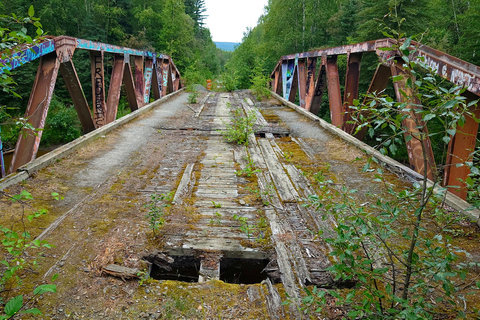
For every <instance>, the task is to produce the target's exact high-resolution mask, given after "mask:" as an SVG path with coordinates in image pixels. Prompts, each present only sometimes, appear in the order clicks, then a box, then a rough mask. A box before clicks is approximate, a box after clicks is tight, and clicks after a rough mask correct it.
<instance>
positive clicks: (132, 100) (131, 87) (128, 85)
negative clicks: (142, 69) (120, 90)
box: [123, 57, 138, 111]
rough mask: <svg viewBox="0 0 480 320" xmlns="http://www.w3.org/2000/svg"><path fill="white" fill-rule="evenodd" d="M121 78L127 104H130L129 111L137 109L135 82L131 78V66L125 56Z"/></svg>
mask: <svg viewBox="0 0 480 320" xmlns="http://www.w3.org/2000/svg"><path fill="white" fill-rule="evenodd" d="M123 79H124V80H123V81H124V83H125V91H126V93H127V100H128V105H129V106H130V110H131V111H135V110H137V109H138V100H137V94H136V92H135V82H134V80H133V73H132V67H131V65H130V58H129V57H125V68H124V73H123Z"/></svg>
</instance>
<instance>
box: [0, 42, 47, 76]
mask: <svg viewBox="0 0 480 320" xmlns="http://www.w3.org/2000/svg"><path fill="white" fill-rule="evenodd" d="M54 51H55V43H54V41H50V40H48V41H45V42H42V43H39V44H37V45H35V46H33V47H30V48H28V49H25V50H23V51H20V52H17V53H15V54H13V55H12V57H11V58H10V59H6V60H0V64H1V65H2V68H1V69H0V74H2V73H3V72H4V70H12V69H15V68H18V67H20V66H22V65H24V64H25V63H27V62H30V61H33V60H35V59H38V58H40V57H42V56H44V55H47V54H49V53H52V52H54Z"/></svg>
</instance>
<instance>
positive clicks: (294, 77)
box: [288, 59, 298, 103]
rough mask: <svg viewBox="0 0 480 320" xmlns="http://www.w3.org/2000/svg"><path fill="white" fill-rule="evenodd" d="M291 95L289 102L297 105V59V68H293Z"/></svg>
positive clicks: (296, 65) (296, 64)
mask: <svg viewBox="0 0 480 320" xmlns="http://www.w3.org/2000/svg"><path fill="white" fill-rule="evenodd" d="M291 84H292V85H291V87H290V93H289V94H288V101H290V102H293V103H295V98H296V97H297V92H298V61H297V59H295V66H294V67H293V74H292V82H291Z"/></svg>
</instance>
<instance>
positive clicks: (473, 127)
mask: <svg viewBox="0 0 480 320" xmlns="http://www.w3.org/2000/svg"><path fill="white" fill-rule="evenodd" d="M466 96H467V103H468V102H470V101H473V100H476V97H475V95H473V94H472V93H470V94H467V95H466ZM470 112H472V113H473V114H474V115H475V118H477V119H480V107H479V106H473V107H471V109H470ZM465 120H466V121H465V125H464V126H463V127H458V128H457V133H456V135H455V136H453V137H452V139H451V140H450V144H449V148H448V151H449V152H448V157H447V163H446V165H445V174H444V180H443V184H444V186H448V187H453V186H456V187H458V188H449V191H450V192H452V193H454V194H456V195H457V196H459V197H460V198H462V199H464V200H466V199H467V192H468V190H467V188H466V184H465V182H463V181H465V180H466V179H467V177H468V175H469V174H470V167H468V166H467V165H466V164H465V163H466V162H468V161H472V152H474V151H475V145H476V142H477V135H478V122H477V121H475V119H474V118H472V117H471V116H466V117H465Z"/></svg>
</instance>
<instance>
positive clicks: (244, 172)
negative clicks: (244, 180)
mask: <svg viewBox="0 0 480 320" xmlns="http://www.w3.org/2000/svg"><path fill="white" fill-rule="evenodd" d="M245 160H247V165H246V166H245V169H241V170H238V171H236V172H235V174H236V175H237V176H246V177H251V176H253V175H254V174H256V173H259V172H262V170H260V169H255V163H254V162H253V159H252V158H251V157H250V156H247V158H245Z"/></svg>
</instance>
